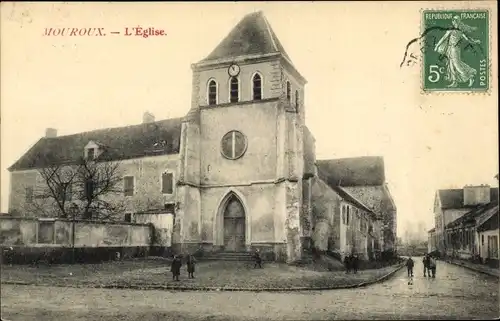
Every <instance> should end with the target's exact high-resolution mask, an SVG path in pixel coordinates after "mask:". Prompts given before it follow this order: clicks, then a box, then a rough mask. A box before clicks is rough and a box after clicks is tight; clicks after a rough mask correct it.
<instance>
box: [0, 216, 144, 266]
mask: <svg viewBox="0 0 500 321" xmlns="http://www.w3.org/2000/svg"><path fill="white" fill-rule="evenodd" d="M151 237H152V228H151V226H150V225H146V224H133V223H111V222H92V221H74V222H72V221H68V220H39V219H33V218H19V217H1V218H0V245H1V247H2V248H3V251H2V253H1V256H2V261H3V262H5V263H18V264H25V263H31V264H35V263H38V262H40V261H45V262H48V263H76V262H79V263H92V262H101V261H104V260H116V259H121V258H126V257H135V256H146V255H147V254H148V253H149V249H150V246H151ZM73 244H74V246H73Z"/></svg>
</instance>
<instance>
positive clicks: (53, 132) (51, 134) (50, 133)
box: [45, 128, 57, 138]
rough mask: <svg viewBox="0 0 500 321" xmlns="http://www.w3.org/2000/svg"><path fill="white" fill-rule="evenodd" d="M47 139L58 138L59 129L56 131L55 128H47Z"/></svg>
mask: <svg viewBox="0 0 500 321" xmlns="http://www.w3.org/2000/svg"><path fill="white" fill-rule="evenodd" d="M45 137H46V138H54V137H57V129H55V128H47V129H45Z"/></svg>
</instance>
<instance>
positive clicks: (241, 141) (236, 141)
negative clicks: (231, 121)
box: [221, 130, 247, 160]
mask: <svg viewBox="0 0 500 321" xmlns="http://www.w3.org/2000/svg"><path fill="white" fill-rule="evenodd" d="M246 149H247V139H246V137H245V135H243V134H242V133H241V132H239V131H237V130H232V131H230V132H228V133H227V134H225V135H224V136H223V137H222V141H221V153H222V155H223V156H224V157H226V158H228V159H233V160H234V159H238V158H240V157H241V156H243V154H245V151H246Z"/></svg>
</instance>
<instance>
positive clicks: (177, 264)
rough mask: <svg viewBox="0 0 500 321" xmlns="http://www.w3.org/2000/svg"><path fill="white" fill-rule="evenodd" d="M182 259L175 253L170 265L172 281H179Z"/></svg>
mask: <svg viewBox="0 0 500 321" xmlns="http://www.w3.org/2000/svg"><path fill="white" fill-rule="evenodd" d="M181 266H182V261H181V258H180V257H179V256H178V255H176V256H174V260H173V261H172V265H171V266H170V272H172V279H173V280H174V281H179V275H180V274H181Z"/></svg>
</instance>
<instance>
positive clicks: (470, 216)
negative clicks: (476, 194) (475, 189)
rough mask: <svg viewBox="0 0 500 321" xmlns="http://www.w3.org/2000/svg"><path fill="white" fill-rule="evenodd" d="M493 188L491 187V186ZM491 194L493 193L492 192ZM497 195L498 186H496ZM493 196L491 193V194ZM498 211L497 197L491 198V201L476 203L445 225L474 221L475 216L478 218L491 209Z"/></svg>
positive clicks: (450, 226)
mask: <svg viewBox="0 0 500 321" xmlns="http://www.w3.org/2000/svg"><path fill="white" fill-rule="evenodd" d="M492 190H493V188H492ZM491 194H494V192H492V193H491ZM497 195H498V188H497ZM492 196H493V195H492ZM495 209H496V211H498V197H495V198H493V197H492V198H491V202H490V203H488V204H482V205H476V206H474V208H473V209H472V210H471V211H469V212H467V213H465V214H464V215H462V216H461V217H459V218H457V219H456V220H454V221H452V222H450V223H448V224H447V225H446V228H452V227H456V226H459V225H461V224H468V223H474V224H475V223H476V218H479V217H480V216H481V215H483V214H487V213H488V212H491V211H495Z"/></svg>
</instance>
